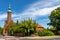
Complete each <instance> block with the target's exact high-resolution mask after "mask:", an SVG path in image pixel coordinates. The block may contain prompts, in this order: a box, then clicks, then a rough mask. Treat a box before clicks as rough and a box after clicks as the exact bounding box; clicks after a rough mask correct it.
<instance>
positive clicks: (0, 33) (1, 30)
mask: <svg viewBox="0 0 60 40" xmlns="http://www.w3.org/2000/svg"><path fill="white" fill-rule="evenodd" d="M2 32H3V28H2V27H0V35H2Z"/></svg>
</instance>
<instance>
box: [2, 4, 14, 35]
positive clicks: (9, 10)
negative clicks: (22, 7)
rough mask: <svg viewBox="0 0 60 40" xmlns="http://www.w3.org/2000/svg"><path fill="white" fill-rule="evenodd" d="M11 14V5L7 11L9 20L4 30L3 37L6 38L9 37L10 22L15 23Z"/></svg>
mask: <svg viewBox="0 0 60 40" xmlns="http://www.w3.org/2000/svg"><path fill="white" fill-rule="evenodd" d="M11 14H12V11H11V6H10V5H9V7H8V11H7V20H6V21H5V24H4V29H3V35H5V36H7V35H9V34H8V30H7V27H8V25H9V23H10V22H13V21H12V19H11Z"/></svg>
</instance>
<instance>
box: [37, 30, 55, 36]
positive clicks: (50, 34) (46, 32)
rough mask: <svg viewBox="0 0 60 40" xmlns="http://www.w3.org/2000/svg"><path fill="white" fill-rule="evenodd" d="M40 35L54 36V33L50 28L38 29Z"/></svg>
mask: <svg viewBox="0 0 60 40" xmlns="http://www.w3.org/2000/svg"><path fill="white" fill-rule="evenodd" d="M38 35H39V36H53V35H54V33H53V32H51V31H49V30H42V31H38Z"/></svg>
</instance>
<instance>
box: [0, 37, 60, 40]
mask: <svg viewBox="0 0 60 40" xmlns="http://www.w3.org/2000/svg"><path fill="white" fill-rule="evenodd" d="M0 40H60V36H49V37H48V36H46V37H13V36H0Z"/></svg>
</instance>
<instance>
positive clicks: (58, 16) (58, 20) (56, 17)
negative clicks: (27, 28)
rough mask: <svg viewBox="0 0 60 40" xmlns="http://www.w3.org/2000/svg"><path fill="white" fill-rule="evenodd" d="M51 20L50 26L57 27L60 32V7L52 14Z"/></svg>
mask: <svg viewBox="0 0 60 40" xmlns="http://www.w3.org/2000/svg"><path fill="white" fill-rule="evenodd" d="M49 19H50V22H49V23H48V25H50V26H53V27H56V29H57V30H60V7H58V8H56V9H55V10H53V11H52V12H51V14H50V16H49Z"/></svg>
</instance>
